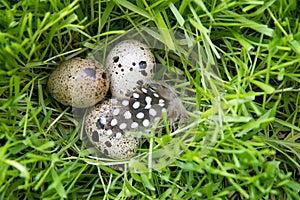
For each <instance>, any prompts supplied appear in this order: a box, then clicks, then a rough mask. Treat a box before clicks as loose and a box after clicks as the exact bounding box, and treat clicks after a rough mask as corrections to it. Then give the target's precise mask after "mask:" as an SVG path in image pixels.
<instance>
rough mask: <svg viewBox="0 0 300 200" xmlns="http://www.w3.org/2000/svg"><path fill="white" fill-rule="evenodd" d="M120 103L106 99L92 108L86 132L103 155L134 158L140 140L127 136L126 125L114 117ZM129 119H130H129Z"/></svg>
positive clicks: (115, 157) (88, 116)
mask: <svg viewBox="0 0 300 200" xmlns="http://www.w3.org/2000/svg"><path fill="white" fill-rule="evenodd" d="M117 104H118V101H116V100H114V99H106V100H104V101H102V102H100V103H98V104H97V105H96V106H95V107H93V108H91V109H90V111H89V112H88V114H87V116H86V120H85V131H86V134H87V136H88V138H89V140H90V142H91V143H92V144H93V145H94V146H95V147H97V148H98V150H100V152H101V153H102V154H104V155H105V156H107V157H110V158H113V159H118V160H122V159H127V158H131V157H133V156H134V154H135V152H136V150H137V148H138V145H139V139H138V138H136V137H134V136H131V135H127V134H125V129H127V128H128V127H126V124H125V123H119V122H118V121H117V120H116V119H114V116H115V115H117V114H119V113H117V112H118V110H117V109H115V108H118V107H119V106H117ZM128 117H130V116H128ZM128 119H129V118H128Z"/></svg>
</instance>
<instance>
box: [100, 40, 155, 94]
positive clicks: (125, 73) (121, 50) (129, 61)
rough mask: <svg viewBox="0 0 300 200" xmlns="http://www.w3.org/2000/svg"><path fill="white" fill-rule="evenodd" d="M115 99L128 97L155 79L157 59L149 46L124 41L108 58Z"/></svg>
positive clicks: (133, 41) (107, 64) (107, 62)
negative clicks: (140, 86)
mask: <svg viewBox="0 0 300 200" xmlns="http://www.w3.org/2000/svg"><path fill="white" fill-rule="evenodd" d="M105 67H106V68H107V69H108V71H109V74H110V78H111V86H110V90H111V93H112V95H113V96H115V97H126V96H128V95H129V94H130V92H131V91H132V90H133V89H134V88H136V87H137V85H141V84H143V83H145V82H148V81H150V80H152V79H153V76H154V73H153V72H154V67H155V58H154V56H153V54H152V52H151V51H150V49H149V48H148V47H147V45H145V44H143V43H141V42H139V41H137V40H124V41H122V42H120V43H119V44H117V45H116V46H114V47H113V48H112V50H111V51H110V52H109V54H108V56H107V58H106V64H105Z"/></svg>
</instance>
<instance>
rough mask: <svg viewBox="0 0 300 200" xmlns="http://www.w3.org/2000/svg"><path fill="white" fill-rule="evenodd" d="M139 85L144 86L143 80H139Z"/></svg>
mask: <svg viewBox="0 0 300 200" xmlns="http://www.w3.org/2000/svg"><path fill="white" fill-rule="evenodd" d="M136 83H137V84H138V85H143V83H144V82H143V81H142V80H138V81H137V82H136Z"/></svg>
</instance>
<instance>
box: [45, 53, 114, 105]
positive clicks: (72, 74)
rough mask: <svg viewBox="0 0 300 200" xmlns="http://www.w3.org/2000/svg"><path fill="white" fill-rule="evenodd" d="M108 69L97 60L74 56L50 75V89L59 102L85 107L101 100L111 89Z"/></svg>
mask: <svg viewBox="0 0 300 200" xmlns="http://www.w3.org/2000/svg"><path fill="white" fill-rule="evenodd" d="M109 84H110V82H109V76H108V72H107V70H106V69H105V68H104V67H103V65H102V64H101V63H99V62H98V61H96V60H91V59H82V58H73V59H70V60H67V61H65V62H63V63H62V64H61V65H59V66H58V67H57V68H56V69H55V70H54V71H53V72H52V74H51V75H50V77H49V80H48V90H49V92H50V94H51V95H52V96H53V97H54V99H56V100H57V101H58V102H60V103H62V104H65V105H68V106H74V107H77V108H84V107H89V106H93V105H95V104H96V103H97V102H99V101H101V100H102V99H103V97H104V96H105V95H106V93H107V91H108V89H109Z"/></svg>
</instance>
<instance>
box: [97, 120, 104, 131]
mask: <svg viewBox="0 0 300 200" xmlns="http://www.w3.org/2000/svg"><path fill="white" fill-rule="evenodd" d="M104 125H105V124H104V123H103V120H102V119H101V118H99V119H98V120H97V122H96V126H97V128H99V129H103V128H104Z"/></svg>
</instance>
